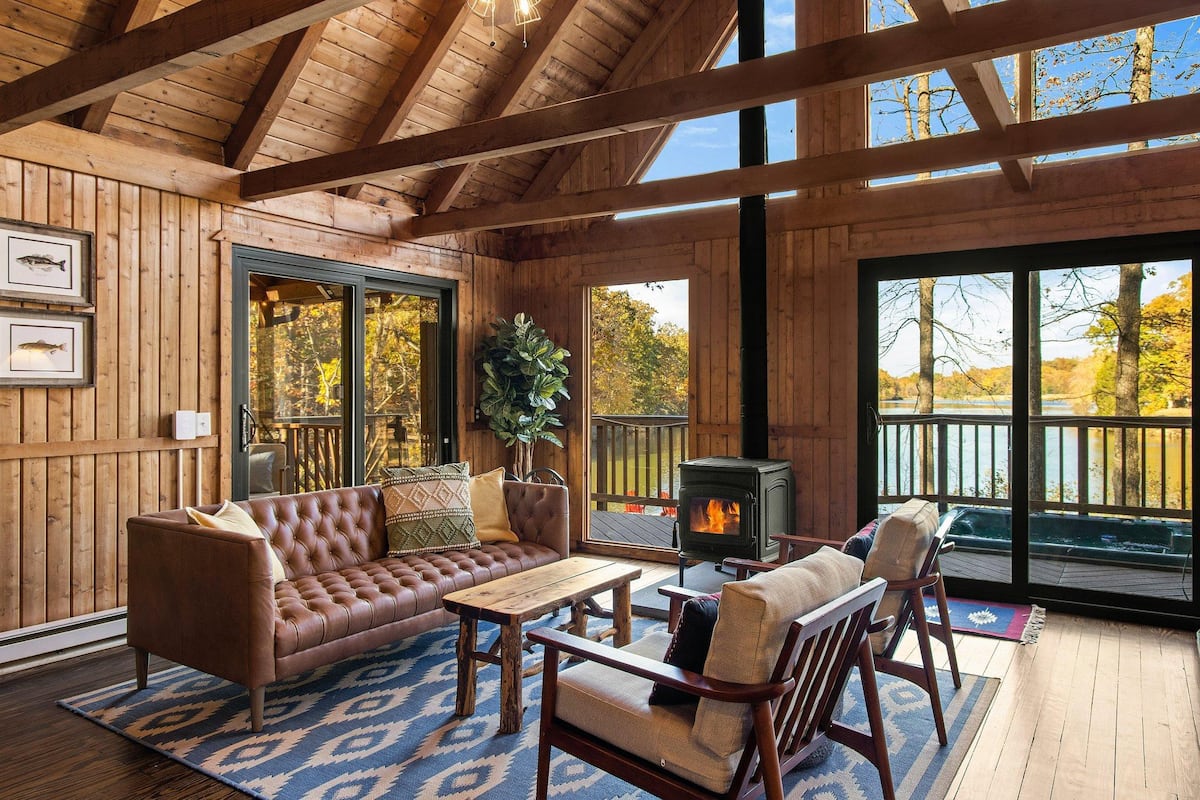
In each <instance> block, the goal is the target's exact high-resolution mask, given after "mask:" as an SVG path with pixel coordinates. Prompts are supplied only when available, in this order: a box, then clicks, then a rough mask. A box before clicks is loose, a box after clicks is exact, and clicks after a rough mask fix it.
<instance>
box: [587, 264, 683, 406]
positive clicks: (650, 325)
mask: <svg viewBox="0 0 1200 800" xmlns="http://www.w3.org/2000/svg"><path fill="white" fill-rule="evenodd" d="M654 313H655V309H654V306H652V305H650V304H649V303H646V302H643V301H641V300H634V299H633V298H632V297H630V296H629V293H628V292H625V291H621V290H619V289H618V290H614V289H611V288H608V287H603V286H601V287H596V288H594V289H592V310H591V320H592V330H591V339H592V383H591V385H592V413H593V414H632V415H661V414H668V415H686V414H687V384H688V333H687V331H685V330H683V329H682V328H680V327H678V326H676V325H671V324H666V325H662V326H661V327H657V328H656V327H655V325H654Z"/></svg>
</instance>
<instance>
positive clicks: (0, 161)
mask: <svg viewBox="0 0 1200 800" xmlns="http://www.w3.org/2000/svg"><path fill="white" fill-rule="evenodd" d="M23 175H24V173H23V171H22V169H21V162H19V161H14V160H12V159H6V158H0V213H2V214H3V216H5V217H8V218H15V219H20V218H21V216H22V213H23V212H22V194H23V191H22V184H23ZM20 441H21V391H20V390H19V389H4V388H0V443H2V444H15V443H17V442H20ZM0 486H5V487H13V488H15V487H21V486H22V482H21V462H20V461H18V460H16V459H13V460H10V461H0ZM22 488H23V487H22ZM22 498H23V492H22V491H13V490H12V489H11V488H10V489H7V490H6V491H3V492H0V628H2V629H4V630H9V629H12V628H17V627H20V625H21V552H22V551H21V538H22V537H21V535H20V531H21V508H22V504H23V503H22Z"/></svg>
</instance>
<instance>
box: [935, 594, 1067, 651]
mask: <svg viewBox="0 0 1200 800" xmlns="http://www.w3.org/2000/svg"><path fill="white" fill-rule="evenodd" d="M946 604H947V606H948V607H949V610H950V627H951V628H953V629H954V630H956V631H959V632H960V633H972V634H975V635H977V636H991V637H992V638H995V639H1004V640H1006V641H1009V642H1020V643H1021V644H1033V643H1034V642H1036V641H1037V640H1038V634H1039V633H1041V631H1042V626H1043V625H1044V624H1045V622H1046V609H1044V608H1042V607H1040V606H1023V605H1014V604H1012V603H989V602H985V601H983V600H962V599H960V598H957V597H948V598H946ZM925 615H926V617H928V619H929V621H930V622H938V621H939V620H940V619H941V615H940V614H938V607H937V603H936V602H935V601H934V599H933V597H932V596H929V595H927V596H926V597H925Z"/></svg>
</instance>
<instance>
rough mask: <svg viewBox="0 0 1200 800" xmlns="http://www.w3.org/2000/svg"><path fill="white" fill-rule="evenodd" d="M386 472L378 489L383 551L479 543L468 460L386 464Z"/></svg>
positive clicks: (404, 552)
mask: <svg viewBox="0 0 1200 800" xmlns="http://www.w3.org/2000/svg"><path fill="white" fill-rule="evenodd" d="M387 476H388V477H386V478H385V479H384V481H383V483H382V485H381V488H382V490H383V506H384V511H385V513H386V518H385V522H386V524H387V534H388V555H390V556H403V555H409V554H411V553H432V552H438V551H442V550H468V549H470V548H472V547H479V539H477V538H476V536H475V520H474V518H473V517H472V516H471V482H470V481H471V476H470V466H469V465H468V464H465V463H460V464H442V465H440V466H436V467H391V468H389V469H388V470H387Z"/></svg>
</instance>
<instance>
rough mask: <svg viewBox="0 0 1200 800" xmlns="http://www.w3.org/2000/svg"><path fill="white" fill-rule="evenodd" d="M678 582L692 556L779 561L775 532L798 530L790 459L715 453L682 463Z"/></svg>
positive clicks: (680, 472) (680, 476)
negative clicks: (774, 538) (773, 535)
mask: <svg viewBox="0 0 1200 800" xmlns="http://www.w3.org/2000/svg"><path fill="white" fill-rule="evenodd" d="M677 524H678V526H679V581H680V583H681V584H682V583H683V566H684V563H685V562H686V561H687V560H689V559H691V560H695V559H699V560H701V561H715V562H717V563H720V562H721V560H722V559H725V558H752V559H756V560H758V561H774V560H775V559H776V558H778V556H779V544H778V543H777V542H773V541H771V534H773V533H793V532H794V531H795V528H796V483H795V477H794V476H793V475H792V464H791V462H790V461H779V460H775V459H756V458H735V457H731V456H713V457H709V458H696V459H692V460H691V461H684V462H682V463H680V465H679V517H678V523H677Z"/></svg>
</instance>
